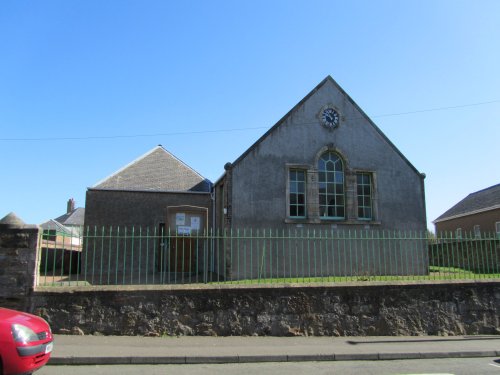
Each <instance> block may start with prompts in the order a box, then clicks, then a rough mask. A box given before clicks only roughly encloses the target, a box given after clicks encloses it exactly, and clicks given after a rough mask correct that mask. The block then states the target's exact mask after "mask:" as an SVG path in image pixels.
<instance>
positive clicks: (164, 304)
mask: <svg viewBox="0 0 500 375" xmlns="http://www.w3.org/2000/svg"><path fill="white" fill-rule="evenodd" d="M30 302H31V306H30V310H31V311H33V312H35V313H36V314H38V315H41V316H42V317H43V318H45V319H46V320H47V321H48V322H49V323H50V324H51V326H52V329H53V331H54V332H55V333H77V334H102V335H150V336H164V335H168V336H175V335H203V336H207V335H209V336H230V335H235V336H236V335H259V336H264V335H272V336H298V335H304V336H310V335H315V336H325V335H326V336H369V335H376V336H384V335H389V336H395V335H475V334H500V323H499V319H500V318H499V317H500V283H498V282H488V281H482V282H454V283H440V282H433V283H419V284H410V283H404V284H403V283H401V284H378V283H367V284H366V285H365V284H363V285H359V284H358V285H342V286H331V285H330V286H326V285H325V286H298V285H293V286H286V287H241V286H240V287H238V286H234V287H209V286H204V287H199V288H193V287H182V286H180V287H178V288H176V287H163V288H162V287H151V288H140V289H139V288H137V289H134V288H133V287H107V288H106V287H98V288H96V287H93V288H90V289H84V288H80V289H65V288H52V289H48V288H47V289H46V290H43V291H41V290H39V291H35V292H34V294H33V295H32V296H31V298H30Z"/></svg>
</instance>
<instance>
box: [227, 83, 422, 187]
mask: <svg viewBox="0 0 500 375" xmlns="http://www.w3.org/2000/svg"><path fill="white" fill-rule="evenodd" d="M328 82H330V83H332V84H333V85H334V86H335V87H336V88H337V90H338V91H339V92H340V93H341V94H342V95H343V96H344V97H345V98H346V99H347V100H348V101H349V102H350V103H351V104H352V105H353V106H354V108H356V110H357V111H359V113H360V114H361V116H363V117H364V118H365V119H366V120H367V121H368V122H369V124H370V125H371V126H372V127H373V128H374V129H375V131H377V132H378V133H379V134H380V136H381V137H382V138H383V139H384V140H385V142H387V144H388V145H389V146H390V147H392V148H393V149H394V151H395V152H396V153H397V154H398V155H399V156H400V157H401V158H402V159H403V160H404V161H405V163H406V164H408V166H409V167H410V168H411V169H413V170H414V171H415V173H417V174H418V175H421V174H420V172H419V171H418V170H417V168H415V167H414V166H413V164H411V163H410V161H409V160H408V159H407V158H406V157H405V156H404V155H403V154H402V153H401V151H399V150H398V148H397V147H396V146H395V145H394V143H392V142H391V140H390V139H389V138H387V136H386V135H385V134H384V133H383V132H382V130H380V128H379V127H378V126H377V125H375V123H374V122H373V121H372V120H371V119H370V118H369V117H368V115H367V114H366V113H365V112H364V111H363V110H362V109H361V108H360V107H359V106H358V105H357V104H356V102H355V101H354V100H353V99H352V98H351V97H350V96H349V95H348V94H347V93H346V92H345V91H344V89H342V87H340V85H339V84H338V83H337V82H336V81H335V80H334V79H333V78H332V77H331V76H330V75H328V76H326V78H325V79H323V80H322V81H321V82H320V83H319V84H318V85H317V86H316V87H315V88H314V89H312V90H311V92H310V93H309V94H307V95H306V96H305V97H304V98H303V99H302V100H301V101H300V102H299V103H297V104H296V105H295V106H294V107H293V108H292V109H291V110H290V111H288V113H287V114H286V115H284V116H283V117H282V118H281V119H280V120H279V121H278V122H277V123H276V124H274V125H273V127H272V128H270V129H269V130H268V131H267V132H266V133H264V135H262V137H260V138H259V139H258V140H257V141H256V142H255V143H254V144H253V145H252V146H250V147H249V148H248V150H246V151H245V152H244V153H243V154H241V156H240V157H239V158H238V159H236V160H235V161H234V162H233V163H232V165H233V166H234V165H236V164H238V163H239V162H240V161H241V160H242V159H244V158H245V157H246V156H247V155H248V154H249V153H250V152H251V151H252V150H253V149H254V148H255V147H257V146H258V145H259V144H260V143H261V142H262V141H263V140H264V139H265V138H266V137H267V136H268V135H269V134H271V133H272V132H274V131H275V130H276V129H277V128H278V127H279V126H280V125H281V124H283V123H284V122H285V121H286V120H287V119H288V117H290V116H291V115H292V113H294V112H296V110H297V109H298V108H299V107H301V106H302V105H303V104H304V103H305V102H306V101H307V100H308V99H309V98H310V97H311V96H313V95H314V94H315V93H316V92H317V91H319V90H320V89H321V88H322V87H323V86H324V85H325V84H326V83H328ZM223 176H224V175H223ZM422 176H423V177H424V175H422ZM221 178H222V177H221Z"/></svg>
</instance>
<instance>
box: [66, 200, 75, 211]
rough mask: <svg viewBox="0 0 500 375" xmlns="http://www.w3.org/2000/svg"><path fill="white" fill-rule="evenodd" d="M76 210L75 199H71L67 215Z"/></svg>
mask: <svg viewBox="0 0 500 375" xmlns="http://www.w3.org/2000/svg"><path fill="white" fill-rule="evenodd" d="M74 210H75V200H74V199H73V198H71V199H70V200H68V206H67V209H66V213H67V214H69V213H71V212H73V211H74Z"/></svg>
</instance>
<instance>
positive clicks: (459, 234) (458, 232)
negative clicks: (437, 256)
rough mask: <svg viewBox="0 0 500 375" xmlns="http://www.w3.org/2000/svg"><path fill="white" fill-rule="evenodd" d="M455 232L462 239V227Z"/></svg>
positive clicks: (458, 238)
mask: <svg viewBox="0 0 500 375" xmlns="http://www.w3.org/2000/svg"><path fill="white" fill-rule="evenodd" d="M455 234H456V237H457V240H461V239H462V228H458V229H457V230H456V232H455Z"/></svg>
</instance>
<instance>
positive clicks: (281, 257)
mask: <svg viewBox="0 0 500 375" xmlns="http://www.w3.org/2000/svg"><path fill="white" fill-rule="evenodd" d="M78 233H82V234H81V235H79V234H78V235H71V234H67V233H57V236H55V237H54V236H50V237H49V236H45V238H44V236H42V237H41V238H40V241H39V244H40V246H39V247H40V250H39V254H40V259H39V260H40V275H39V278H38V285H39V286H51V285H54V286H62V285H68V286H78V285H147V284H190V283H218V284H223V283H231V284H274V283H286V284H288V283H314V282H320V283H338V282H346V281H350V282H363V281H393V280H394V281H395V280H403V281H405V280H447V279H500V240H499V238H498V236H497V235H496V234H491V235H485V234H483V235H482V237H481V238H477V237H476V236H475V235H474V234H470V235H468V236H467V235H462V237H461V238H456V237H452V236H451V235H449V234H445V235H443V236H439V237H437V238H436V237H434V236H430V235H429V234H428V233H417V232H414V231H408V232H403V231H376V230H362V231H343V230H329V231H325V230H305V229H304V230H300V229H293V230H269V229H264V230H257V229H236V230H231V231H221V232H209V233H203V234H199V235H183V234H179V233H173V232H170V231H163V230H157V229H151V228H142V227H130V228H127V227H108V228H85V230H82V231H79V232H78Z"/></svg>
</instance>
